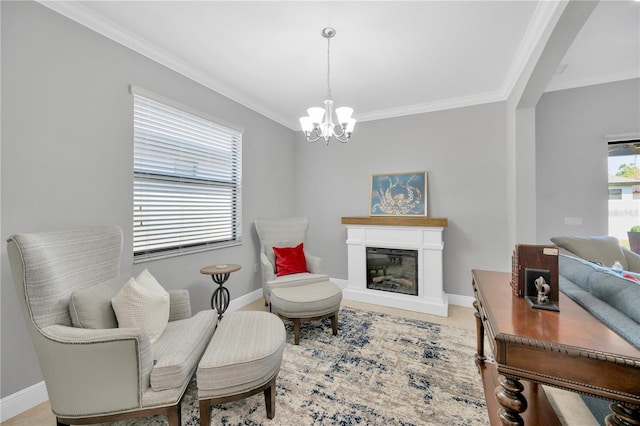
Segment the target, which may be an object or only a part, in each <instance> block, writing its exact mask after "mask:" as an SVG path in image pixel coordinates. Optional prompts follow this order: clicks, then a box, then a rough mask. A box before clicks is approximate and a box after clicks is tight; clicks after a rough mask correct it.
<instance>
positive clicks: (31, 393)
mask: <svg viewBox="0 0 640 426" xmlns="http://www.w3.org/2000/svg"><path fill="white" fill-rule="evenodd" d="M261 297H262V288H260V289H258V290H255V291H252V292H251V293H248V294H245V295H244V296H240V297H238V298H237V299H233V300H232V301H231V302H229V308H227V312H233V311H235V310H237V309H239V308H241V307H243V306H245V305H248V304H249V303H252V302H254V301H256V300H258V299H259V298H261ZM48 399H49V396H48V395H47V387H46V386H45V384H44V381H42V382H40V383H36V384H35V385H32V386H29V387H28V388H25V389H22V390H20V391H18V392H16V393H14V394H11V395H8V396H6V397H4V398H2V400H1V402H0V404H1V405H0V421H2V422H4V421H5V420H8V419H10V418H11V417H14V416H17V415H18V414H20V413H22V412H24V411H27V410H29V409H31V408H33V407H35V406H36V405H38V404H41V403H43V402H45V401H47V400H48Z"/></svg>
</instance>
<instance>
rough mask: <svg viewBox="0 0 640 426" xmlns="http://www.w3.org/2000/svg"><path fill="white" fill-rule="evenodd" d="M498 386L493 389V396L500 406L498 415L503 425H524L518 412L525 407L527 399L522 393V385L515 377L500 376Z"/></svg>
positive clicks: (522, 410) (521, 411)
mask: <svg viewBox="0 0 640 426" xmlns="http://www.w3.org/2000/svg"><path fill="white" fill-rule="evenodd" d="M498 381H499V382H500V386H498V387H497V388H496V390H495V396H496V399H497V400H498V402H499V403H500V405H502V408H501V409H500V410H499V411H498V417H500V421H501V422H502V424H503V425H505V426H506V425H509V426H517V425H520V426H521V425H524V420H522V417H521V416H520V413H524V411H525V410H526V409H527V400H526V399H525V397H524V395H523V394H522V390H523V389H524V386H522V383H520V382H519V381H518V380H516V379H512V378H510V377H505V376H500V377H499V379H498Z"/></svg>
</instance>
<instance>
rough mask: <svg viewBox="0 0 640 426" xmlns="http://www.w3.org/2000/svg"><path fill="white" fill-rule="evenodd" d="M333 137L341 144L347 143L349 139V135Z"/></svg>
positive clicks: (343, 134)
mask: <svg viewBox="0 0 640 426" xmlns="http://www.w3.org/2000/svg"><path fill="white" fill-rule="evenodd" d="M333 136H334V137H335V138H336V139H337V140H338V142H342V143H347V142H349V139H351V134H350V133H342V134H341V135H340V136H338V135H336V134H335V133H334V135H333Z"/></svg>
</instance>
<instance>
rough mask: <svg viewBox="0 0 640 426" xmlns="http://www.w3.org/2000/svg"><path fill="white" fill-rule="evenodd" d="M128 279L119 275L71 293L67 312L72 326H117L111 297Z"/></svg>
mask: <svg viewBox="0 0 640 426" xmlns="http://www.w3.org/2000/svg"><path fill="white" fill-rule="evenodd" d="M128 280H129V277H128V276H126V275H119V276H117V277H114V278H112V279H110V280H107V281H105V282H102V283H100V284H96V285H92V286H90V287H86V288H83V289H80V290H76V291H74V292H73V293H71V299H70V300H69V314H70V315H71V323H72V324H73V326H74V327H80V328H94V329H98V328H117V327H118V320H117V319H116V314H115V312H114V311H113V307H112V306H111V299H113V297H114V296H115V295H116V294H118V292H119V291H120V289H121V288H122V286H123V285H124V284H125V283H126V282H127V281H128Z"/></svg>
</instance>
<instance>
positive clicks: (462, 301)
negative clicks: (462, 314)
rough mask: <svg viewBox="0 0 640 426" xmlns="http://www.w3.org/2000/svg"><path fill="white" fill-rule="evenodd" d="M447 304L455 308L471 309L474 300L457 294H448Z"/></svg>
mask: <svg viewBox="0 0 640 426" xmlns="http://www.w3.org/2000/svg"><path fill="white" fill-rule="evenodd" d="M448 296H449V304H450V305H456V306H464V307H465V308H473V301H474V300H476V299H475V298H474V297H472V296H461V295H459V294H448Z"/></svg>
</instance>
